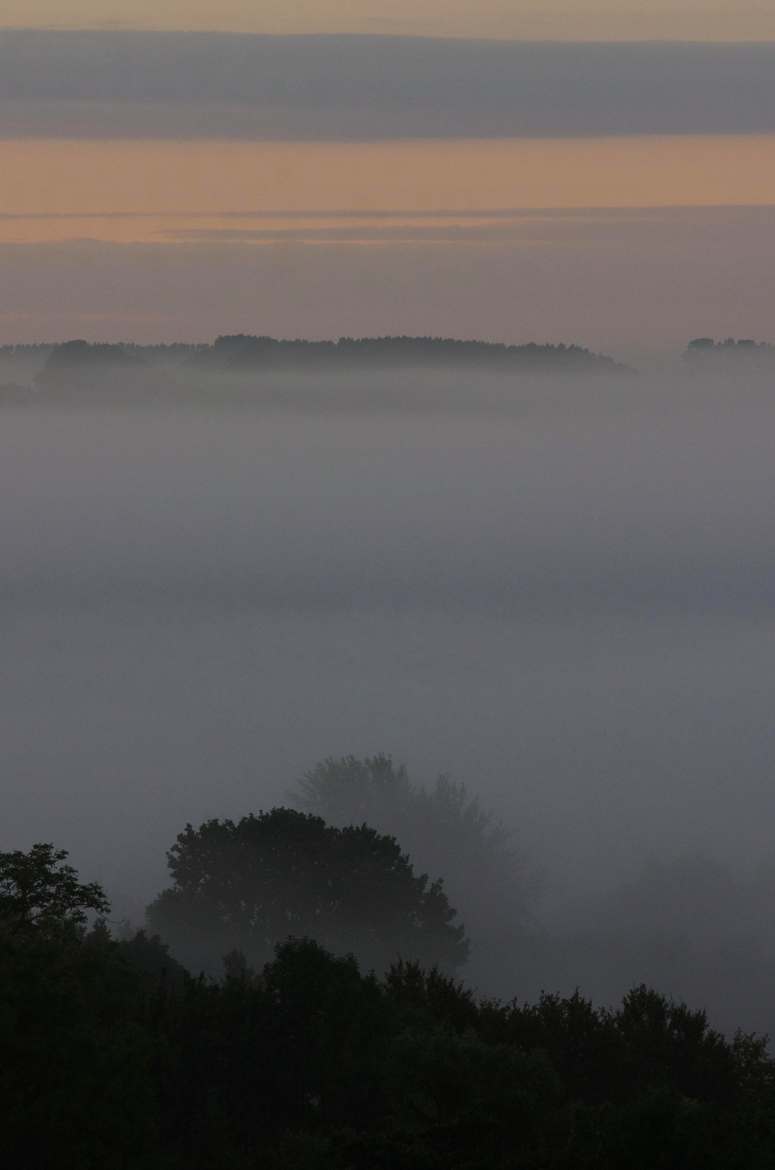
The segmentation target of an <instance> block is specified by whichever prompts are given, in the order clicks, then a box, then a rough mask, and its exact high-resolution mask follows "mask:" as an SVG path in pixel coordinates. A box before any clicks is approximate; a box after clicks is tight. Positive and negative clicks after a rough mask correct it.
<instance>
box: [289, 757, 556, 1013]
mask: <svg viewBox="0 0 775 1170" xmlns="http://www.w3.org/2000/svg"><path fill="white" fill-rule="evenodd" d="M291 799H292V800H293V803H294V804H296V805H297V806H298V807H300V808H302V809H304V810H305V811H307V812H311V813H316V814H317V815H318V816H322V817H324V818H325V820H326V821H329V822H330V823H331V824H335V825H340V826H343V825H349V824H360V823H362V822H363V821H366V822H368V824H370V825H374V827H375V828H376V829H378V830H379V832H381V833H389V834H390V835H391V836H394V837H395V838H396V839H397V840H398V841H399V842H400V844H401V847H402V848H403V849H405V850H406V852H407V853H408V854H409V857H410V859H411V861H412V863H413V864H414V865H415V866H416V867H418V868H419V869H422V870H426V871H428V872H429V873H438V874H442V875H443V877H444V883H445V889H446V890H447V891H448V893H449V896H450V898H451V900H452V902H453V903H454V905H455V906H456V907H457V909H458V911H459V912H460V914H461V917H462V918H463V921H464V922H465V924H466V929H467V931H468V933H469V937H470V939H471V944H472V971H471V973H472V977H474V978H476V979H480V978H481V979H484V978H488V979H489V978H491V977H492V973H493V972H496V971H500V972H502V976H503V979H502V985H501V983H500V982H499V984H498V986H495V987H490V990H493V991H495V992H496V993H498V994H507V993H508V988H509V987H511V986H513V981H514V978H515V975H516V973H517V972H518V971H519V970H520V968H521V966H522V965H523V964H524V962H525V961H526V957H527V956H526V951H529V949H530V947H529V945H526V941H525V940H526V937H527V936H528V935H529V934H530V933H531V930H532V917H531V914H530V909H529V906H530V900H531V894H532V892H533V891H532V879H531V877H530V875H529V874H528V871H527V867H526V866H525V864H524V862H523V860H522V858H521V856H520V854H519V851H518V849H517V847H516V841H515V837H514V834H513V832H512V831H511V830H510V829H509V828H508V827H507V826H506V825H504V824H503V822H502V821H500V820H499V819H498V817H497V816H495V815H494V814H493V813H492V812H490V811H489V810H488V809H486V808H485V807H484V806H483V805H482V803H481V801H480V800H479V799H478V798H477V797H476V796H473V795H472V794H471V793H470V792H469V790H468V788H467V787H466V785H465V784H464V783H462V782H459V781H454V780H452V779H451V778H450V777H449V776H446V775H441V776H439V777H437V779H436V780H435V781H434V782H433V783H432V784H431V785H428V786H425V785H422V784H418V783H417V782H415V781H414V780H413V779H412V778H411V777H410V775H409V772H408V769H407V767H406V765H404V764H398V763H396V762H394V761H393V759H392V757H391V756H389V755H385V754H382V753H380V754H378V755H375V756H367V757H364V758H359V757H357V756H353V755H349V756H341V757H329V758H327V759H325V760H322V761H320V762H319V763H317V764H316V765H315V766H314V767H313V768H311V769H310V770H309V771H307V772H306V773H305V774H304V775H303V776H302V778H301V779H300V780H299V781H298V783H297V784H296V786H295V788H294V789H293V791H292V793H291Z"/></svg>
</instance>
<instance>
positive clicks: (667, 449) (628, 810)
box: [0, 371, 775, 1029]
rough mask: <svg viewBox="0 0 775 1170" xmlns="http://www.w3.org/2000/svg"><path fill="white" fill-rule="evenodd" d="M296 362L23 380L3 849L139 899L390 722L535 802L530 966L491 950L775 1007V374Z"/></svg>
mask: <svg viewBox="0 0 775 1170" xmlns="http://www.w3.org/2000/svg"><path fill="white" fill-rule="evenodd" d="M295 377H297V376H295V375H291V374H285V375H276V376H274V377H273V378H270V379H269V380H268V382H267V394H266V396H265V397H266V399H267V400H268V402H269V403H270V405H266V404H265V405H264V406H260V405H257V404H256V403H252V402H250V401H249V396H241V395H239V394H235V395H233V396H228V395H227V396H225V397H220V398H219V397H218V395H212V394H211V395H209V396H207V401H204V400H203V399H202V397H201V396H200V397H199V398H197V400H196V403H192V404H191V405H189V406H185V405H183V404H182V403H181V402H180V401H179V400H178V401H176V403H175V404H174V405H168V406H164V405H161V404H157V405H154V406H148V405H147V406H143V407H137V408H133V407H131V406H126V405H125V406H123V407H116V408H113V409H110V408H107V407H105V406H101V405H98V404H96V403H94V404H91V405H89V404H85V403H84V402H81V403H79V404H71V405H66V406H61V407H58V406H56V405H54V404H52V403H51V402H48V401H46V402H45V403H43V402H41V403H39V404H32V405H24V406H18V405H13V404H3V406H2V412H1V414H0V419H1V421H2V429H1V430H0V452H1V453H0V481H1V482H0V487H1V491H0V539H1V540H2V548H3V567H2V576H1V580H0V590H1V591H2V592H1V594H0V622H1V623H2V645H3V651H4V655H3V657H4V667H3V671H2V678H1V679H0V710H1V711H2V745H3V748H2V751H3V760H2V783H3V786H4V796H5V800H4V805H3V807H4V817H3V823H2V829H1V831H0V848H3V849H11V848H26V847H28V845H29V844H31V843H32V842H33V841H41V840H46V841H48V840H51V841H55V842H56V843H57V844H58V845H62V846H64V847H66V848H68V849H70V850H71V853H72V859H73V862H74V864H76V865H77V866H78V867H79V869H80V870H81V871H82V872H83V873H86V874H88V875H89V876H90V877H93V878H96V879H98V880H100V881H102V882H103V883H104V885H105V887H106V889H107V892H108V894H109V895H110V896H111V898H112V900H113V905H114V916H115V917H121V916H122V915H128V916H129V917H131V918H132V919H134V920H135V921H140V920H141V918H142V913H143V908H144V906H145V905H146V903H147V902H148V901H149V900H150V899H151V898H152V897H153V896H154V894H155V893H156V892H158V890H159V889H160V888H161V886H162V885H163V884H164V881H165V859H164V853H165V850H166V849H167V848H168V847H169V846H170V844H171V843H172V841H173V840H174V837H175V835H176V834H177V833H178V832H179V831H180V830H181V829H182V827H183V826H184V824H185V823H186V822H188V821H191V822H193V823H199V822H200V821H202V820H204V819H206V818H208V817H235V818H238V817H240V816H242V815H243V814H245V813H248V812H251V811H258V810H259V809H261V808H269V807H270V806H272V805H273V804H277V803H283V802H285V801H286V800H287V794H288V791H289V789H290V788H291V787H292V785H293V784H294V782H295V781H296V780H297V779H298V777H299V776H300V775H301V774H302V773H303V772H304V771H305V770H306V769H307V768H309V767H311V766H312V765H313V764H314V763H315V762H316V761H317V760H320V759H322V758H324V757H326V756H329V755H343V754H346V753H354V754H356V755H369V754H372V753H375V752H387V753H391V754H392V755H393V757H394V758H395V759H396V760H399V761H406V762H407V764H408V765H409V769H410V772H411V775H412V777H413V778H414V779H416V780H418V781H423V782H432V780H433V779H434V777H435V776H436V775H438V774H439V773H442V772H445V773H449V774H451V776H452V777H453V778H454V779H455V780H460V781H464V782H465V783H466V785H467V786H468V788H469V789H470V791H471V792H472V793H474V794H476V795H478V796H479V797H480V798H481V800H482V802H483V804H484V805H485V806H486V807H488V808H491V809H492V810H493V811H495V812H496V813H497V814H498V815H499V816H500V817H502V819H503V821H504V822H505V823H506V824H507V825H508V826H510V827H512V828H513V829H514V830H515V842H516V845H517V847H518V850H519V853H520V855H521V856H522V857H523V858H524V864H525V868H526V870H527V872H528V873H529V875H530V876H529V883H530V890H531V916H532V919H533V926H532V928H531V929H532V933H531V934H530V936H529V937H527V936H526V940H525V943H524V946H523V948H522V950H523V952H524V953H523V955H522V958H521V965H518V966H517V967H516V968H515V972H516V973H512V972H508V973H506V972H504V971H499V970H496V969H483V968H482V966H481V964H480V965H479V966H478V967H477V965H476V962H477V960H476V954H475V947H474V949H473V950H472V956H471V963H470V971H469V972H466V971H463V972H462V974H463V975H464V977H470V978H471V979H472V981H475V982H476V983H477V985H478V986H480V987H481V988H482V989H483V990H488V989H494V990H496V991H497V992H499V993H502V992H504V991H505V990H507V991H508V992H509V993H510V994H513V993H517V994H519V995H520V996H529V995H531V994H534V992H535V991H536V989H537V988H540V987H545V988H547V989H550V990H553V989H558V990H563V991H568V990H572V989H573V987H575V986H576V985H579V986H580V987H581V988H582V990H583V991H584V992H586V993H587V994H589V995H592V996H594V997H596V998H599V999H604V1000H608V999H613V998H615V997H616V996H617V995H620V994H621V993H622V991H624V990H626V988H627V987H628V986H630V985H631V984H632V983H634V982H641V981H647V982H649V981H650V982H653V983H654V984H656V985H658V986H659V987H660V989H661V990H664V991H666V992H668V993H672V994H675V995H677V996H686V997H689V998H691V1000H692V1002H693V1003H695V1004H697V1006H707V1007H708V1008H709V1009H710V1010H711V1012H712V1013H713V1015H714V1019H717V1020H718V1021H719V1023H720V1024H722V1025H726V1024H728V1023H730V1024H735V1025H738V1024H739V1025H740V1026H743V1027H756V1028H762V1029H766V1028H768V1027H772V1026H773V1024H774V1023H775V1021H773V1020H772V1019H771V1008H770V1007H769V1006H768V1004H767V996H766V994H765V989H766V988H767V987H768V985H770V983H771V975H772V973H773V971H775V944H773V942H772V939H771V936H770V928H769V917H770V905H771V894H772V891H773V887H775V867H773V864H772V825H773V814H775V791H774V790H773V785H772V779H771V759H772V754H773V741H774V740H775V733H774V732H773V724H772V716H771V707H772V699H771V694H772V684H773V681H775V640H774V637H773V603H774V602H775V551H773V550H774V548H775V546H773V542H772V537H771V528H772V521H771V511H772V498H773V488H774V487H775V473H774V472H773V467H775V460H774V459H773V456H774V455H775V438H774V437H773V436H775V398H773V395H772V389H771V387H770V386H769V385H768V384H767V383H766V382H764V381H762V380H758V381H754V380H749V381H748V382H747V383H745V382H743V383H740V382H738V384H733V380H732V378H731V377H730V378H728V379H727V378H716V379H700V378H698V377H694V378H684V379H678V378H675V379H673V380H666V379H665V380H662V381H661V382H656V381H654V380H652V379H649V378H647V377H642V378H639V379H632V378H624V377H622V378H621V379H619V378H616V377H610V376H609V377H607V378H606V379H600V380H587V379H582V378H579V377H571V378H567V377H566V378H561V377H557V378H549V377H542V378H527V377H525V378H522V379H514V378H511V379H507V378H500V377H499V376H497V375H495V374H482V375H480V374H476V373H461V374H452V373H448V374H444V375H442V374H432V373H422V374H419V373H415V372H411V371H401V372H398V373H391V374H386V375H374V376H373V377H367V376H366V375H364V374H357V375H356V374H350V375H343V376H341V377H340V378H336V379H333V378H331V376H330V375H327V380H326V379H322V378H321V379H317V380H316V379H315V378H314V376H313V375H310V374H307V375H304V376H298V378H297V381H296V382H294V381H293V379H294V378H295ZM366 382H368V383H369V385H365V383H366ZM318 391H319V392H320V404H319V405H316V404H315V401H314V399H315V395H316V394H317V393H318ZM288 401H290V402H292V403H293V405H292V407H291V408H286V407H285V406H283V403H284V402H288ZM359 401H360V402H361V403H362V405H358V403H359ZM418 864H420V865H421V861H418ZM431 876H432V877H436V876H442V877H446V878H448V879H449V882H450V885H451V884H452V883H453V880H454V879H453V875H445V874H441V875H437V874H435V873H434V874H432V875H431ZM467 925H468V924H467ZM471 934H472V938H473V939H474V942H475V931H473V930H472V931H471ZM725 964H726V966H725ZM754 966H755V968H756V970H755V971H754ZM741 980H742V983H741ZM746 980H748V981H747V982H746ZM504 985H505V986H504ZM731 986H737V987H739V988H741V990H740V991H739V998H738V1001H737V1002H735V1003H734V1004H732V1005H731V1006H730V1003H729V994H730V993H729V988H730V987H731ZM727 1009H729V1012H728V1016H727V1015H725V1012H727Z"/></svg>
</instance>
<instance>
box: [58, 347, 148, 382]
mask: <svg viewBox="0 0 775 1170" xmlns="http://www.w3.org/2000/svg"><path fill="white" fill-rule="evenodd" d="M144 366H145V361H144V360H143V357H142V355H141V353H140V352H138V350H137V349H136V348H128V347H127V346H124V345H113V344H100V345H92V344H90V343H89V342H88V341H82V340H76V341H66V342H64V343H63V344H62V345H57V346H55V347H54V348H53V349H52V350H51V352H50V353H49V355H48V357H47V359H46V364H45V365H44V367H43V370H42V371H41V373H40V374H38V376H37V378H36V379H35V380H36V382H37V384H38V385H40V386H51V385H56V384H58V383H68V382H72V381H73V380H74V379H75V380H79V381H83V380H84V379H88V380H92V379H99V380H100V382H102V381H103V380H104V379H105V378H106V377H108V376H109V375H111V374H113V373H121V374H125V373H126V372H130V373H132V372H136V371H137V370H138V369H142V368H143V367H144Z"/></svg>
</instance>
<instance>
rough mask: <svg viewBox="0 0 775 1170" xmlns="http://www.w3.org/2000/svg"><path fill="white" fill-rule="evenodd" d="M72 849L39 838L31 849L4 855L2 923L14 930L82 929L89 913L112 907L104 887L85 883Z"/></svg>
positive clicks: (1, 856) (0, 884)
mask: <svg viewBox="0 0 775 1170" xmlns="http://www.w3.org/2000/svg"><path fill="white" fill-rule="evenodd" d="M67 857H68V853H67V850H65V849H55V848H54V846H53V845H52V844H49V843H46V842H39V843H38V844H37V845H33V846H32V848H31V849H30V850H29V852H27V853H24V852H23V851H22V850H19V849H17V850H14V851H13V852H11V853H0V927H1V928H2V929H3V930H5V931H8V932H9V933H11V934H18V933H21V932H23V931H28V930H37V931H44V930H52V929H54V928H62V927H65V928H67V927H70V928H72V927H76V928H77V927H80V926H83V925H84V923H85V922H86V920H87V916H88V913H89V911H94V912H95V913H97V914H104V913H106V912H107V910H108V909H109V908H110V904H109V902H108V900H107V898H106V897H105V894H104V892H103V890H102V887H101V886H99V885H98V884H97V883H96V882H89V883H87V884H85V885H84V884H82V883H81V882H80V881H79V880H78V874H77V872H76V870H75V869H73V867H72V866H71V865H66V864H65V862H66V860H67Z"/></svg>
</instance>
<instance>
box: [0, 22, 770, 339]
mask: <svg viewBox="0 0 775 1170" xmlns="http://www.w3.org/2000/svg"><path fill="white" fill-rule="evenodd" d="M637 8H638V6H636V5H634V4H630V3H628V2H625V3H620V4H617V5H616V6H615V7H614V6H612V5H608V6H606V5H601V4H597V3H586V2H583V0H582V2H580V3H575V4H572V5H566V6H563V5H560V4H555V3H549V4H546V3H544V4H542V5H540V6H538V5H535V4H531V3H522V4H521V3H508V4H507V3H485V4H482V5H477V6H476V7H474V6H472V5H470V4H459V3H452V4H449V3H445V4H444V5H442V4H440V3H435V2H429V0H426V2H425V3H422V2H421V3H418V4H412V5H409V4H403V3H398V4H394V5H392V6H391V9H390V19H389V20H387V19H386V18H384V17H383V16H382V15H381V14H380V10H379V9H378V8H377V6H376V5H372V4H370V3H359V4H345V3H333V2H325V0H323V2H316V3H307V4H304V3H302V4H300V5H296V6H294V8H293V12H292V14H289V13H288V9H287V6H286V5H280V4H279V3H278V4H274V3H267V4H263V5H261V6H260V14H257V12H256V6H254V5H248V4H246V3H236V2H231V3H229V2H228V0H227V2H226V3H223V4H220V5H215V4H210V3H196V2H194V0H189V2H185V0H180V2H178V3H176V2H168V3H157V4H155V5H150V4H148V5H145V4H143V3H137V4H135V5H133V6H132V7H131V10H130V8H129V6H127V5H126V4H125V3H113V4H111V3H100V4H96V3H92V4H90V3H87V2H85V0H84V2H81V3H71V4H68V5H67V6H66V12H65V13H64V14H63V5H62V4H61V3H57V4H56V5H55V4H47V3H44V2H38V3H34V4H32V5H30V4H26V5H24V6H22V5H21V4H17V3H16V2H15V0H10V3H6V5H5V6H4V9H3V14H2V17H1V18H0V19H1V20H2V21H3V22H4V26H5V28H4V31H0V168H1V169H2V173H3V184H2V187H0V262H2V264H3V268H4V271H5V272H6V273H8V274H9V275H12V277H13V279H12V280H9V281H8V282H5V283H4V287H3V289H2V290H0V343H11V342H17V341H36V340H62V339H64V338H67V337H70V336H73V335H78V336H86V337H88V338H93V339H117V338H124V339H132V340H138V341H158V340H165V339H169V338H170V336H171V335H172V333H171V331H173V332H174V335H175V337H179V338H180V339H184V340H193V339H204V338H208V337H210V336H212V335H213V334H214V333H215V332H219V331H224V330H226V331H229V330H230V329H232V328H233V329H235V330H236V329H240V330H247V331H250V332H259V333H261V332H272V333H277V334H280V335H282V336H298V335H304V336H311V337H322V336H331V335H339V334H341V333H348V334H350V333H356V332H357V333H360V332H365V333H394V332H409V333H427V332H433V333H443V334H448V335H454V336H479V337H484V338H491V339H497V340H504V341H515V342H522V341H530V340H539V341H568V342H576V343H581V344H588V345H590V346H592V347H593V348H595V349H602V350H605V351H607V352H611V353H614V354H615V355H616V356H624V357H629V358H630V359H632V358H634V357H638V356H640V355H641V354H643V355H646V356H648V355H653V356H660V355H667V354H669V353H672V352H674V351H675V350H679V351H680V349H681V348H682V347H683V345H684V343H685V342H686V341H687V340H688V339H689V338H690V337H691V336H694V335H697V334H703V335H706V334H708V335H722V336H728V335H731V334H742V335H745V336H751V335H762V336H765V335H767V331H768V329H769V301H768V294H767V284H768V278H767V272H768V270H769V269H770V268H771V265H772V261H773V259H775V256H774V255H773V252H775V244H773V243H772V242H771V241H772V232H771V231H770V230H769V226H770V212H769V210H768V209H769V208H772V207H775V43H772V42H769V41H768V38H770V37H771V38H773V41H775V15H768V12H767V11H766V9H765V6H763V5H748V6H746V5H740V4H734V5H732V4H719V3H709V2H705V0H694V2H691V0H685V2H683V3H679V4H675V3H672V4H670V5H666V4H656V5H651V6H649V11H648V17H647V19H643V18H642V17H641V15H640V14H639V13H638V11H637ZM65 26H66V27H65ZM213 29H217V30H220V31H218V32H213V31H211V30H213ZM207 30H210V31H207ZM692 30H694V31H692ZM256 34H261V35H256ZM266 34H283V35H281V36H278V35H266ZM319 34H326V35H319ZM450 37H452V38H455V39H452V40H450V39H446V38H450ZM689 37H691V38H692V43H688V42H687V40H686V39H685V38H689ZM418 38H419V39H418ZM486 38H493V39H486ZM531 38H533V39H539V40H540V41H541V43H540V44H535V43H532V44H531V43H527V42H529V41H530V39H531ZM703 41H704V42H705V43H702V42H703ZM625 42H626V43H625ZM744 42H747V43H744ZM202 282H204V286H203V285H202ZM62 289H66V290H67V296H62Z"/></svg>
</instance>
